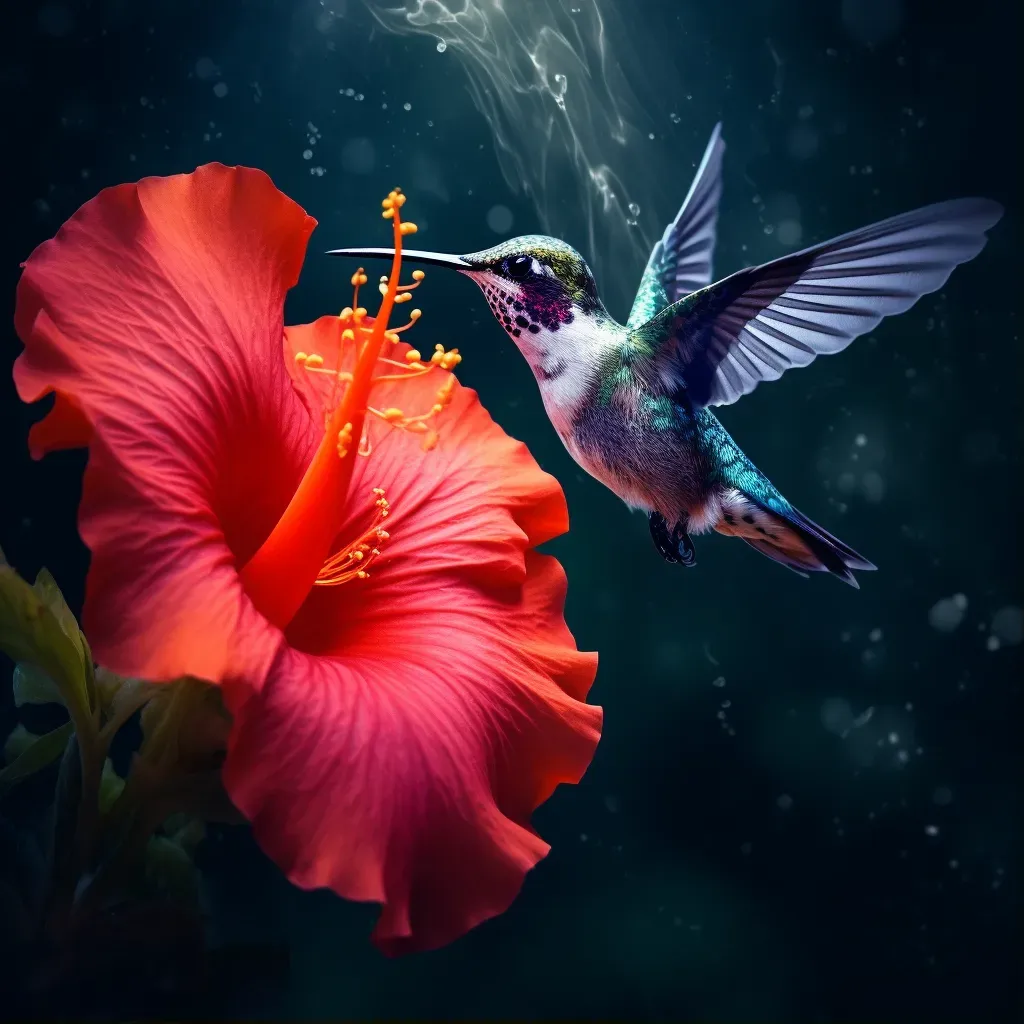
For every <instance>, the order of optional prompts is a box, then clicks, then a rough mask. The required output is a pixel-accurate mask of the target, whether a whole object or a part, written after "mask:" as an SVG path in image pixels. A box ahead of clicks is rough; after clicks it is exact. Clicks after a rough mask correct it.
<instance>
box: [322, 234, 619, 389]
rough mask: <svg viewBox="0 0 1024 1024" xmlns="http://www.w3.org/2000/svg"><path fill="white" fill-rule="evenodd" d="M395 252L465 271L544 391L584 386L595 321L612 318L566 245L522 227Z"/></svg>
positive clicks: (347, 252)
mask: <svg viewBox="0 0 1024 1024" xmlns="http://www.w3.org/2000/svg"><path fill="white" fill-rule="evenodd" d="M393 254H394V250H392V249H335V250H332V252H331V255H339V256H354V257H359V258H365V257H367V256H379V257H382V258H387V259H390V258H391V256H392V255H393ZM402 258H403V260H409V261H410V262H412V263H417V262H418V263H424V264H427V265H433V266H443V267H450V268H451V269H453V270H458V271H459V273H461V274H465V275H466V276H467V277H469V278H472V279H473V281H475V282H476V284H477V286H478V287H479V288H480V290H481V291H482V292H483V293H484V297H485V298H486V299H487V303H488V305H489V306H490V307H491V312H492V313H493V314H494V317H495V319H496V320H497V321H498V323H499V324H501V326H502V327H503V328H504V329H505V332H506V333H507V334H508V335H509V337H511V338H512V340H513V342H515V344H516V347H517V348H518V349H519V350H520V351H521V352H522V353H523V355H524V356H525V357H526V360H527V362H528V363H529V364H530V366H531V368H532V369H533V372H534V375H535V376H536V377H537V380H538V382H540V384H541V389H542V391H544V392H545V394H546V395H550V396H552V398H553V400H557V401H563V402H565V403H568V402H571V401H573V400H574V399H575V398H576V397H577V396H578V395H579V394H581V393H582V391H583V390H584V389H585V386H586V384H587V381H588V379H589V377H590V376H591V375H592V372H593V369H594V363H595V359H594V356H595V355H596V348H597V347H599V346H600V345H601V344H602V343H603V342H604V341H606V340H607V336H608V334H609V333H611V332H608V331H604V330H602V327H603V326H605V325H608V326H612V325H614V321H613V320H612V319H611V317H610V316H609V315H608V313H607V311H606V310H605V308H604V305H603V304H602V302H601V299H600V297H599V296H598V294H597V285H596V283H595V282H594V275H593V274H592V273H591V271H590V267H588V266H587V263H586V260H584V259H583V257H582V256H581V255H580V254H579V253H578V252H577V251H576V250H575V249H574V248H573V247H572V246H571V245H567V244H566V243H565V242H563V241H561V240H559V239H557V238H550V237H548V236H547V235H522V236H520V237H518V238H511V239H509V240H508V241H507V242H501V243H499V244H498V245H495V246H493V247H492V248H490V249H483V250H481V251H480V252H473V253H468V254H466V255H465V256H453V255H448V254H446V253H436V252H422V251H417V250H411V251H410V250H406V249H403V250H402ZM616 326H617V325H616ZM556 381H558V385H557V386H556V385H555V382H556ZM554 392H558V395H554Z"/></svg>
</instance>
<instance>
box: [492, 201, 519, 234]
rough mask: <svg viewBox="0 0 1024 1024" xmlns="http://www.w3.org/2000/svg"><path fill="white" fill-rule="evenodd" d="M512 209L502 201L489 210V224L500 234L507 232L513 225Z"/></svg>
mask: <svg viewBox="0 0 1024 1024" xmlns="http://www.w3.org/2000/svg"><path fill="white" fill-rule="evenodd" d="M513 219H514V218H513V216H512V211H511V210H510V209H509V208H508V207H507V206H502V205H501V204H500V203H499V204H498V205H496V206H492V207H491V208H490V209H489V210H488V211H487V226H488V227H489V228H490V229H491V230H492V231H493V232H494V233H495V234H498V235H504V234H507V232H508V231H509V229H510V228H511V227H512V222H513Z"/></svg>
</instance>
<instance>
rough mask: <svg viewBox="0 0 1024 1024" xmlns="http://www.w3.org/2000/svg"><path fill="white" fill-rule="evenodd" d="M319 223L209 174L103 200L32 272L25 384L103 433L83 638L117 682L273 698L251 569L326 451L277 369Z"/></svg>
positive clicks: (21, 315)
mask: <svg viewBox="0 0 1024 1024" xmlns="http://www.w3.org/2000/svg"><path fill="white" fill-rule="evenodd" d="M314 223H315V222H314V221H313V220H312V218H310V217H307V216H306V214H305V213H304V212H303V211H302V209H301V208H300V207H299V206H297V205H296V204H295V203H293V202H292V201H291V200H290V199H288V198H287V197H286V196H285V195H283V194H282V193H280V192H278V191H277V189H275V188H274V186H273V184H272V183H271V181H270V179H269V178H268V177H267V176H266V175H265V174H263V173H262V172H261V171H256V170H252V169H248V168H239V167H235V168H229V167H224V166H222V165H219V164H211V165H207V166H205V167H201V168H199V169H198V170H197V171H196V172H194V173H193V174H188V175H177V176H175V177H170V178H146V179H144V180H142V181H140V182H138V183H137V184H132V185H121V186H118V187H116V188H110V189H106V190H104V191H103V192H101V193H100V194H99V195H98V196H97V197H96V198H95V199H93V200H92V201H90V202H88V203H86V204H85V206H83V207H82V208H81V209H80V210H79V211H78V212H77V213H76V214H75V215H74V216H73V217H72V218H71V219H70V220H69V221H68V222H67V223H66V224H65V225H64V226H63V227H62V228H61V230H60V231H59V232H58V234H57V236H56V237H55V238H54V239H52V240H50V241H48V242H45V243H43V244H42V245H41V246H39V248H37V249H36V250H35V252H34V253H33V254H32V255H31V256H30V257H29V259H28V261H27V262H26V264H25V271H24V274H23V275H22V278H21V281H20V283H19V286H18V295H17V309H16V313H15V325H16V328H17V331H18V334H19V336H20V337H21V339H22V341H23V342H24V343H25V351H24V353H23V354H22V355H21V356H20V357H19V359H18V360H17V363H16V364H15V374H14V376H15V383H16V385H17V388H18V392H19V394H20V396H21V398H22V399H23V400H24V401H27V402H31V401H36V400H37V399H39V398H41V397H42V396H43V395H45V394H47V393H48V392H49V391H53V390H56V391H57V392H58V394H59V396H60V398H59V399H58V403H59V404H58V409H61V408H62V407H63V403H64V402H66V403H67V404H69V405H70V406H72V407H74V408H75V409H76V410H77V411H78V413H77V415H78V419H77V420H76V421H75V422H74V423H73V424H72V425H74V426H75V427H76V428H78V429H79V433H78V435H77V436H78V439H79V440H82V439H84V438H85V436H87V435H88V432H89V431H91V434H92V439H91V443H90V461H89V467H88V470H87V472H86V477H85V483H84V493H83V500H82V506H81V510H80V518H79V523H80V530H81V534H82V537H83V539H84V540H85V542H86V544H87V545H88V546H89V548H90V549H91V551H92V565H91V569H90V574H89V579H88V582H87V589H86V605H85V614H84V621H85V627H86V631H87V632H88V634H89V637H90V640H91V641H92V643H93V646H94V648H95V650H96V652H97V655H98V657H99V659H100V660H101V661H102V662H103V663H104V664H106V665H107V666H109V667H110V668H112V669H113V670H114V671H116V672H119V673H121V674H124V675H139V676H145V677H147V678H151V679H164V678H173V677H177V676H180V675H196V676H199V677H201V678H205V679H209V680H211V681H218V680H220V679H221V678H223V677H224V675H225V673H227V672H228V671H229V670H231V669H233V670H236V671H239V672H247V673H249V674H250V676H251V677H252V678H253V679H254V680H255V683H256V685H258V684H259V681H260V680H261V679H262V677H263V675H264V674H265V671H266V668H267V666H268V665H269V663H270V661H271V660H272V659H273V657H274V654H275V653H276V650H277V647H278V645H279V643H280V634H278V633H276V632H275V631H273V630H268V629H267V628H266V627H265V624H264V623H263V622H262V619H261V618H260V617H259V616H258V615H256V613H255V611H254V609H253V608H252V607H251V605H250V604H249V602H248V601H247V599H246V598H245V596H244V594H243V592H242V589H241V587H240V585H239V582H238V578H237V572H236V564H237V563H239V562H244V561H245V560H246V559H247V558H248V557H249V556H250V555H251V554H252V553H253V551H254V550H255V549H256V547H257V546H258V544H259V543H260V542H261V541H262V539H263V538H265V537H266V535H267V534H268V533H269V531H270V529H271V527H272V526H273V523H274V522H275V521H276V518H277V516H279V515H280V513H281V511H282V509H283V508H284V506H285V505H286V504H287V501H288V499H289V497H290V496H291V494H292V491H293V490H294V486H295V484H296V482H297V480H298V479H299V477H300V476H301V472H302V469H303V468H304V466H305V463H306V461H307V460H308V455H309V451H310V448H311V445H312V444H313V443H314V442H315V440H316V438H315V431H314V429H313V425H312V424H311V422H310V419H309V416H308V414H307V413H306V411H305V409H304V407H303V406H302V403H301V402H300V401H299V400H298V399H297V397H296V395H295V392H294V389H293V388H292V387H291V386H290V384H289V381H288V376H287V371H286V370H285V368H284V366H283V365H282V360H281V338H282V333H283V325H282V310H283V304H284V295H285V292H286V291H287V289H288V288H290V287H291V286H292V285H293V284H294V283H295V281H296V279H297V277H298V274H299V270H300V267H301V265H302V258H303V254H304V252H305V247H306V242H307V240H308V238H309V234H310V232H311V231H312V229H313V226H314ZM64 411H65V412H66V408H65V409H64ZM55 414H56V415H58V417H59V416H60V415H61V413H51V417H53V416H54V415H55ZM83 420H84V423H83ZM46 422H48V421H44V423H46ZM86 424H87V425H88V428H89V431H85V430H84V429H82V428H83V427H84V426H85V425H86ZM53 426H54V427H55V428H56V427H58V426H59V423H54V424H53ZM67 426H68V424H66V423H65V425H64V427H65V428H66V427H67ZM37 429H38V430H41V431H43V433H42V435H39V434H37V435H36V437H35V441H36V443H37V444H38V446H39V448H40V449H48V448H52V447H54V441H53V439H52V438H51V439H50V440H49V441H48V440H47V439H46V430H47V429H48V428H44V427H42V426H40V427H39V428H37ZM56 434H57V439H56V440H57V443H64V442H67V441H68V440H69V438H71V437H73V434H69V432H68V430H67V429H64V428H61V429H59V430H56Z"/></svg>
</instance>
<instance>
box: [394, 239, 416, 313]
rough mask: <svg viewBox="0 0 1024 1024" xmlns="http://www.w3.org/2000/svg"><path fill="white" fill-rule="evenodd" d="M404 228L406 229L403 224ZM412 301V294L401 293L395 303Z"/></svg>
mask: <svg viewBox="0 0 1024 1024" xmlns="http://www.w3.org/2000/svg"><path fill="white" fill-rule="evenodd" d="M402 227H405V225H404V224H403V225H402ZM410 299H412V292H401V293H399V294H398V295H396V296H395V302H408V301H409V300H410Z"/></svg>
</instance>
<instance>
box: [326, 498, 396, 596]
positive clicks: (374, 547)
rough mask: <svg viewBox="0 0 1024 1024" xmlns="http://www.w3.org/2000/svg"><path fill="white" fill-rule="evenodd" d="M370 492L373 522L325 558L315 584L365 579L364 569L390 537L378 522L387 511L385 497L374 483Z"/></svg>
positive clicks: (367, 567)
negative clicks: (372, 501) (371, 493)
mask: <svg viewBox="0 0 1024 1024" xmlns="http://www.w3.org/2000/svg"><path fill="white" fill-rule="evenodd" d="M373 493H374V497H375V500H374V503H373V523H372V524H371V525H370V527H369V529H367V530H366V531H364V532H363V533H362V534H361V535H360V536H359V537H357V538H356V539H355V540H354V541H353V542H352V543H351V544H347V545H346V546H345V547H343V548H342V549H341V550H340V551H339V552H338V553H337V554H335V555H332V556H331V557H330V558H328V559H327V561H326V562H325V563H324V566H323V568H322V569H321V570H320V573H319V575H318V576H317V579H316V583H317V586H320V587H336V586H338V585H339V584H342V583H348V582H349V581H350V580H355V579H359V580H365V579H366V578H367V577H368V576H369V575H370V574H369V572H367V570H368V569H369V568H370V565H371V563H372V562H373V560H374V559H375V558H377V557H378V556H379V555H380V553H381V547H382V546H383V544H384V542H385V541H387V540H389V539H390V536H389V534H388V532H387V530H385V529H383V528H382V526H381V524H382V523H383V521H384V520H385V519H386V518H387V515H388V513H389V512H390V506H389V505H388V500H387V498H385V497H384V491H383V490H382V489H381V488H380V487H375V488H374V489H373Z"/></svg>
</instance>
